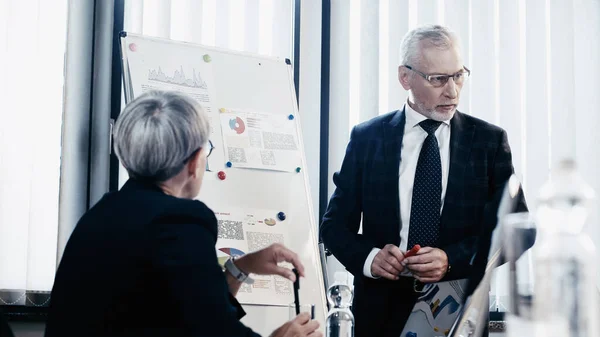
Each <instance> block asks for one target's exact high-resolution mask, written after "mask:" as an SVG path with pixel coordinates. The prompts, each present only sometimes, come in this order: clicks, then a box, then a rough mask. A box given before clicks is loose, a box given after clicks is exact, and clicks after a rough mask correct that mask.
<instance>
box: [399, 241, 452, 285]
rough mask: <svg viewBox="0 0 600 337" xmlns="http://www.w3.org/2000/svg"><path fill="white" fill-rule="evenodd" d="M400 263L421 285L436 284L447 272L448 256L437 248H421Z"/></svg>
mask: <svg viewBox="0 0 600 337" xmlns="http://www.w3.org/2000/svg"><path fill="white" fill-rule="evenodd" d="M402 262H403V263H404V264H405V266H406V267H407V268H408V270H410V271H411V272H412V274H413V275H414V277H415V278H416V279H417V280H419V281H421V282H423V283H432V282H438V281H439V280H441V279H442V278H443V277H444V275H446V271H448V256H447V255H446V252H444V251H443V250H441V249H439V248H433V247H423V248H421V249H420V250H419V251H418V252H417V254H416V255H414V256H410V257H407V258H405V259H404V261H402Z"/></svg>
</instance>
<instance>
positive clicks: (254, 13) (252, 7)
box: [244, 0, 259, 53]
mask: <svg viewBox="0 0 600 337" xmlns="http://www.w3.org/2000/svg"><path fill="white" fill-rule="evenodd" d="M245 16H246V24H245V26H246V27H245V35H244V36H245V37H244V38H245V44H244V49H245V50H246V51H248V52H250V53H258V36H259V35H258V27H259V22H258V18H259V0H246V13H245Z"/></svg>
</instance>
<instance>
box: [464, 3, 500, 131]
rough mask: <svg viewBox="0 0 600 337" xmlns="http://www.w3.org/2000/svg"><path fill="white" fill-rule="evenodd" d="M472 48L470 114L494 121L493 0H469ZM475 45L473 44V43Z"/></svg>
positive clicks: (494, 47)
mask: <svg viewBox="0 0 600 337" xmlns="http://www.w3.org/2000/svg"><path fill="white" fill-rule="evenodd" d="M471 15H472V28H473V31H472V32H471V38H472V40H471V41H472V45H473V49H472V51H471V56H472V59H471V65H472V68H471V70H472V74H471V78H470V79H469V82H470V83H469V85H470V86H471V88H477V92H476V93H475V91H473V95H471V115H473V116H475V117H479V118H482V119H484V120H486V121H488V122H490V123H495V120H494V119H495V107H494V100H495V97H496V75H495V71H494V69H495V62H494V60H495V49H496V46H495V44H494V39H493V36H494V6H493V2H492V1H472V2H471ZM475 46H476V47H475Z"/></svg>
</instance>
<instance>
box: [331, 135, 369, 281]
mask: <svg viewBox="0 0 600 337" xmlns="http://www.w3.org/2000/svg"><path fill="white" fill-rule="evenodd" d="M357 138H358V137H357V131H356V128H354V129H352V132H351V134H350V142H349V143H348V147H347V148H346V155H345V156H344V160H343V162H342V167H341V169H340V171H339V172H336V173H335V174H334V175H333V182H334V184H335V186H336V188H335V191H334V192H333V195H332V196H331V199H330V200H329V206H328V207H327V211H326V212H325V215H324V216H323V222H322V223H321V228H320V234H321V239H322V240H323V242H324V243H325V246H327V248H328V249H329V250H330V251H331V252H332V253H333V255H335V257H336V258H337V259H338V260H339V261H340V262H341V263H342V264H343V265H344V266H345V267H346V269H347V270H348V271H350V272H351V273H352V274H353V275H363V267H364V263H365V260H366V259H367V256H368V255H369V253H370V252H371V250H372V249H373V247H375V246H374V244H373V243H371V242H369V241H368V240H366V239H365V238H364V237H363V236H362V235H360V234H358V229H359V227H360V217H361V211H362V207H361V204H362V201H361V195H362V179H361V174H362V172H361V165H360V161H359V158H360V154H359V153H358V144H359V141H358V140H357Z"/></svg>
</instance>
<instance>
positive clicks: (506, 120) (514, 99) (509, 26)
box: [497, 0, 522, 173]
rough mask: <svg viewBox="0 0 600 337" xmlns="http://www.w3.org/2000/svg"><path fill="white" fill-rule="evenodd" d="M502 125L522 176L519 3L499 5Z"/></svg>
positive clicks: (508, 1)
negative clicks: (511, 145)
mask: <svg viewBox="0 0 600 337" xmlns="http://www.w3.org/2000/svg"><path fill="white" fill-rule="evenodd" d="M499 10H500V12H499V19H500V22H499V23H498V24H499V26H500V27H501V29H500V31H499V35H500V36H499V38H500V41H499V46H501V47H500V49H499V50H498V53H499V59H498V61H499V64H498V68H499V78H498V91H497V92H498V94H499V97H498V103H499V104H498V106H499V112H500V113H499V116H500V120H499V125H500V126H501V127H502V128H504V130H506V132H507V134H508V140H509V143H510V144H518V146H513V147H512V149H511V150H512V160H513V165H514V166H515V168H516V172H517V173H521V167H522V166H521V161H522V160H521V159H522V158H521V152H522V151H521V146H520V144H521V127H522V118H521V83H520V79H521V76H520V71H521V67H520V39H521V37H520V36H519V32H520V31H519V20H517V18H518V17H519V5H518V0H503V1H500V2H499Z"/></svg>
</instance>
